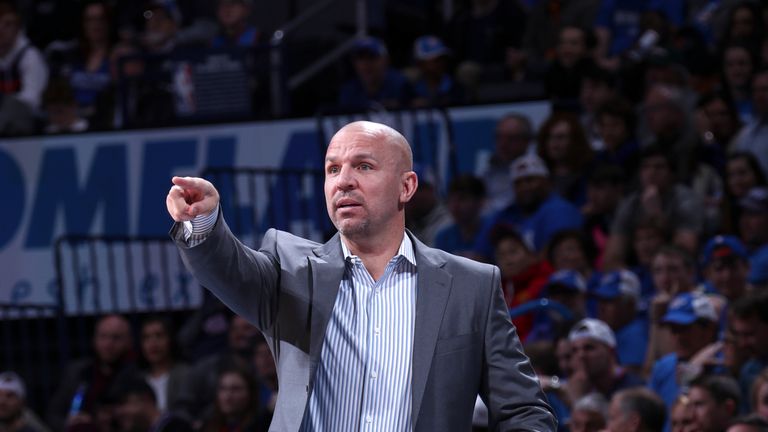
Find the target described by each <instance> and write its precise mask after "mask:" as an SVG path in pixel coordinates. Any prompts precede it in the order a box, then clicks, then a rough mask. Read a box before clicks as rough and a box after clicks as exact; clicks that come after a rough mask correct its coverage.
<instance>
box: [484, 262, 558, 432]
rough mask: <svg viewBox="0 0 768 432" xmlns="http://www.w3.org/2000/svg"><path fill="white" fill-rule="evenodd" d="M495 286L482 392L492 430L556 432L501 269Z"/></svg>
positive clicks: (486, 330)
mask: <svg viewBox="0 0 768 432" xmlns="http://www.w3.org/2000/svg"><path fill="white" fill-rule="evenodd" d="M491 283H492V284H493V286H492V287H491V289H490V290H489V292H490V296H489V297H490V298H489V299H488V318H487V323H486V328H485V348H484V355H485V362H484V367H483V374H482V384H481V392H480V396H481V397H482V398H483V400H484V401H485V404H486V405H487V406H488V416H489V430H492V431H542V432H549V431H555V430H557V421H556V420H555V416H554V414H553V412H552V408H551V407H550V406H549V404H548V403H547V401H546V397H545V396H544V393H543V392H542V390H541V386H540V384H539V380H538V378H537V377H536V374H535V372H534V371H533V367H532V366H531V363H530V361H529V360H528V357H526V356H525V354H524V353H523V348H522V345H521V343H520V339H519V338H518V337H517V331H516V330H515V327H514V325H513V324H512V321H511V320H510V318H509V312H508V311H507V307H506V305H505V303H504V298H503V296H502V292H501V281H500V277H499V269H498V268H497V267H493V277H492V282H491Z"/></svg>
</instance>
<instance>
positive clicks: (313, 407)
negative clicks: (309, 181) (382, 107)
mask: <svg viewBox="0 0 768 432" xmlns="http://www.w3.org/2000/svg"><path fill="white" fill-rule="evenodd" d="M412 168H413V158H412V155H411V149H410V145H409V144H408V142H407V141H406V140H405V138H404V137H403V136H402V135H401V134H400V133H398V132H397V131H395V130H394V129H392V128H389V127H388V126H385V125H381V124H377V123H371V122H355V123H351V124H348V125H347V126H345V127H343V128H342V129H341V130H339V132H337V133H336V135H334V137H333V138H332V139H331V142H330V144H329V146H328V150H327V153H326V157H325V199H326V207H327V210H328V215H329V216H330V218H331V220H332V221H333V224H334V226H335V227H336V228H337V230H338V234H337V235H336V236H334V237H333V238H332V239H331V240H330V241H328V242H327V243H325V244H318V243H314V242H312V241H309V240H305V239H302V238H299V237H296V236H293V235H291V234H289V233H286V232H282V231H277V230H274V229H271V230H269V231H267V233H266V234H265V235H264V239H263V242H262V245H261V248H260V249H259V250H258V251H256V250H252V249H249V248H247V247H245V246H244V245H243V244H241V243H240V242H239V241H237V239H235V237H234V236H233V235H232V233H231V232H230V230H229V228H228V227H227V225H226V222H225V221H224V219H223V216H222V214H221V211H220V210H219V194H218V193H217V192H216V189H215V188H214V187H213V185H212V184H211V183H209V182H207V181H205V180H203V179H198V178H179V177H174V178H173V183H174V185H173V186H172V187H171V190H170V192H169V194H168V198H167V201H166V204H167V207H168V212H169V213H170V215H171V216H172V217H173V219H174V220H175V221H176V222H177V223H176V224H175V225H174V227H173V229H172V230H171V235H172V237H173V238H174V239H175V241H176V242H177V245H178V246H179V249H180V251H181V254H182V257H183V259H184V262H185V264H186V265H187V267H188V268H189V269H190V271H192V272H193V273H194V274H195V276H196V277H197V278H198V279H199V281H200V283H201V284H202V285H204V286H206V287H207V288H208V289H210V290H211V291H212V292H213V293H214V294H216V295H217V296H218V297H219V298H220V299H221V300H222V301H223V302H224V303H226V304H227V305H228V306H229V307H230V308H232V310H233V311H234V312H235V313H237V314H239V315H241V316H243V317H245V318H247V319H248V320H250V321H251V322H252V323H254V324H255V325H256V326H257V327H258V328H259V329H260V330H261V331H262V332H263V333H264V335H265V337H266V339H267V341H268V342H269V345H270V348H271V350H272V353H273V355H274V357H275V361H276V364H277V370H278V380H279V383H280V391H279V393H278V399H277V405H276V407H275V414H274V417H273V421H272V426H271V428H270V430H279V431H298V430H301V431H342V432H343V431H360V430H377V431H378V430H393V431H394V430H397V431H402V430H414V431H435V430H441V431H454V430H456V431H466V430H471V428H472V412H473V408H474V405H475V398H476V396H477V394H480V395H481V396H482V397H483V399H485V401H486V404H487V405H488V407H489V410H490V419H491V423H492V425H491V426H492V427H493V428H496V429H494V430H535V431H554V430H555V420H554V416H553V415H552V413H551V409H550V408H549V406H548V405H547V403H546V402H545V399H544V395H543V394H542V392H541V388H540V386H539V382H538V380H537V379H536V376H535V375H534V372H533V369H532V368H531V365H530V363H529V361H528V359H527V358H526V357H525V356H524V354H523V353H522V349H521V346H520V342H519V340H518V337H517V334H516V332H515V328H514V327H513V326H512V324H511V322H510V320H509V316H508V313H507V310H506V307H505V305H504V300H503V297H502V295H501V288H500V280H499V270H498V268H496V267H493V266H489V265H486V264H480V263H476V262H473V261H469V260H466V259H464V258H460V257H456V256H453V255H450V254H447V253H445V252H442V251H439V250H436V249H431V248H429V247H427V246H425V245H424V244H423V243H421V242H420V241H419V240H418V239H416V238H415V237H414V236H413V235H412V234H411V233H409V232H408V231H406V229H405V216H404V208H405V204H406V203H407V202H408V201H409V200H410V199H411V197H412V196H413V194H414V192H415V191H416V188H417V187H418V179H417V177H416V174H415V173H414V172H413V170H412Z"/></svg>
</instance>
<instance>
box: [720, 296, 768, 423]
mask: <svg viewBox="0 0 768 432" xmlns="http://www.w3.org/2000/svg"><path fill="white" fill-rule="evenodd" d="M728 327H729V330H730V332H731V333H732V334H733V337H734V339H735V342H736V349H737V350H738V351H739V352H741V353H742V355H744V356H745V357H746V358H747V361H746V362H745V363H744V365H742V367H741V370H740V371H739V385H740V386H741V394H742V395H744V396H745V397H744V398H743V401H744V406H743V407H742V411H745V412H746V411H748V410H749V408H750V407H749V406H748V404H749V402H750V400H749V398H748V397H747V395H749V394H750V390H751V388H752V383H754V381H755V377H757V376H758V375H759V374H760V372H762V371H763V369H765V367H766V366H768V344H766V343H765V341H766V340H768V295H766V293H764V292H759V291H758V292H751V293H749V294H747V295H746V296H744V297H742V298H740V299H738V300H736V301H735V302H733V304H731V307H730V308H729V314H728Z"/></svg>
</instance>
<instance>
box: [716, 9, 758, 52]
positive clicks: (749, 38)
mask: <svg viewBox="0 0 768 432" xmlns="http://www.w3.org/2000/svg"><path fill="white" fill-rule="evenodd" d="M764 36H765V24H764V22H763V15H762V10H761V9H760V4H759V3H757V2H753V1H751V0H741V1H739V2H736V3H735V4H733V5H732V7H731V8H730V11H729V14H728V20H727V21H726V29H725V34H724V35H723V39H722V41H721V42H722V45H727V44H729V43H732V42H743V43H746V44H748V45H749V46H751V47H754V48H755V49H757V48H758V47H759V46H760V42H762V40H763V38H764Z"/></svg>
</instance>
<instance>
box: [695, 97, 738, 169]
mask: <svg viewBox="0 0 768 432" xmlns="http://www.w3.org/2000/svg"><path fill="white" fill-rule="evenodd" d="M695 115H696V119H697V128H698V132H699V135H700V136H701V140H702V142H703V145H702V151H703V152H704V155H703V160H704V161H705V162H706V163H708V164H710V165H711V166H712V167H714V168H715V170H716V171H717V172H718V173H719V174H720V175H721V176H722V175H724V174H725V164H726V152H727V151H728V149H730V148H731V147H732V145H733V144H734V143H735V139H736V136H737V135H738V133H739V130H740V129H741V125H742V122H741V120H740V119H739V114H738V113H737V112H736V107H735V106H734V105H733V101H731V99H730V98H729V97H728V96H727V95H726V94H725V93H723V92H711V93H707V94H705V95H703V96H701V97H700V98H699V101H698V103H697V104H696V112H695Z"/></svg>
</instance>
